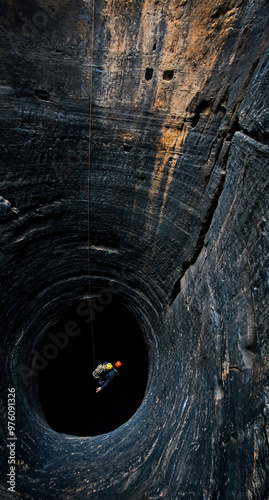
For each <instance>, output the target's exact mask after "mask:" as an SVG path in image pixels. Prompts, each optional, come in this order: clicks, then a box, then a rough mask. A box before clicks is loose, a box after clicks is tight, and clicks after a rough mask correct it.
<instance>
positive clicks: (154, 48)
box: [152, 42, 156, 50]
mask: <svg viewBox="0 0 269 500" xmlns="http://www.w3.org/2000/svg"><path fill="white" fill-rule="evenodd" d="M152 50H156V42H155V43H154V45H153V47H152Z"/></svg>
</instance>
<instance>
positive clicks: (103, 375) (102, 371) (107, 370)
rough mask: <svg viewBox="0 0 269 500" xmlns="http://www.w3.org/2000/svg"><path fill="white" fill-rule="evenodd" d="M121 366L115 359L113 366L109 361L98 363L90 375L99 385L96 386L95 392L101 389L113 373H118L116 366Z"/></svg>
mask: <svg viewBox="0 0 269 500" xmlns="http://www.w3.org/2000/svg"><path fill="white" fill-rule="evenodd" d="M120 367H121V362H120V361H117V362H116V363H115V365H114V366H113V365H112V364H111V363H107V362H104V363H101V364H100V365H98V366H97V367H96V368H95V370H94V371H93V373H92V375H93V377H94V378H96V379H97V380H98V381H99V384H100V386H101V387H97V389H96V392H100V391H101V390H103V389H104V388H105V387H106V386H107V385H108V384H109V382H111V380H112V379H113V378H114V377H115V375H119V372H118V370H117V368H120Z"/></svg>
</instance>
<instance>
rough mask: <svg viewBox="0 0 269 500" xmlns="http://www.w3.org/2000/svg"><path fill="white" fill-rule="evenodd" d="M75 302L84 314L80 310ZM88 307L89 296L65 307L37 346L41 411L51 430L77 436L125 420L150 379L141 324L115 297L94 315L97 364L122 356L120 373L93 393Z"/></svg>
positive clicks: (104, 430) (101, 431) (105, 430)
mask: <svg viewBox="0 0 269 500" xmlns="http://www.w3.org/2000/svg"><path fill="white" fill-rule="evenodd" d="M78 307H80V311H83V312H84V315H83V316H81V315H78ZM87 310H88V304H87V301H83V302H79V303H78V304H75V305H74V306H72V307H70V308H68V309H67V310H66V311H65V312H64V313H63V314H62V315H61V318H60V319H59V321H58V322H57V323H56V324H55V325H53V327H52V328H51V329H50V330H49V332H48V333H47V335H46V336H45V338H44V339H43V340H42V342H41V344H40V345H39V347H38V349H37V352H38V353H39V355H40V358H39V359H40V363H41V362H42V359H41V357H42V358H43V360H44V359H45V360H46V362H47V365H46V366H45V367H44V368H43V369H42V370H40V371H39V375H38V377H37V379H38V380H37V390H38V395H39V401H40V406H41V409H42V413H43V416H44V418H45V420H46V421H47V423H48V425H49V426H50V427H51V428H52V429H53V430H54V431H56V432H61V433H66V434H70V435H75V436H96V435H99V434H105V433H108V432H111V431H113V430H115V429H116V428H118V427H120V426H121V425H123V424H124V423H125V422H127V421H128V420H129V419H130V418H131V417H132V416H133V415H134V413H135V412H136V411H137V409H138V408H139V406H140V405H141V403H142V401H143V398H144V395H145V392H146V386H147V380H148V353H147V348H146V343H145V341H144V338H143V334H142V330H141V328H140V325H139V323H138V321H137V320H136V318H135V317H134V315H133V313H132V312H131V311H130V310H129V309H128V308H127V307H126V306H125V305H124V304H122V302H121V301H120V300H119V299H118V298H116V297H114V298H113V300H112V302H111V303H110V304H108V305H106V306H104V307H103V309H102V310H101V311H99V312H96V314H95V318H94V320H93V331H94V342H95V356H96V365H97V364H99V363H101V362H103V361H107V362H111V363H113V364H114V363H115V362H116V361H118V360H120V361H121V363H122V366H121V368H120V369H119V376H118V377H115V378H114V379H113V380H112V382H111V383H110V384H109V385H108V386H107V387H106V388H105V389H104V390H103V391H101V392H99V393H98V394H96V388H97V387H98V382H97V381H96V380H95V379H94V378H93V377H92V371H93V369H94V366H93V350H92V337H91V325H90V323H89V314H88V315H87V314H86V312H87ZM87 320H88V321H87ZM59 332H62V333H63V332H69V335H67V334H66V335H65V336H64V335H62V336H61V335H57V334H59ZM66 338H68V341H66V342H64V339H65V340H66ZM56 339H57V340H58V347H57V346H56V344H55V342H56ZM60 342H62V347H61V348H60V347H59V346H60ZM65 343H67V344H68V345H65V346H64V344H65ZM53 345H54V347H52V346H53ZM48 346H50V347H48ZM63 346H64V347H63ZM56 351H57V354H56ZM49 356H51V357H52V358H53V359H50V360H49V359H48V357H49Z"/></svg>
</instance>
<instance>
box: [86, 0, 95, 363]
mask: <svg viewBox="0 0 269 500" xmlns="http://www.w3.org/2000/svg"><path fill="white" fill-rule="evenodd" d="M94 14H95V0H92V40H91V73H90V122H89V173H88V278H89V302H90V314H91V322H90V324H91V336H92V352H93V366H94V368H95V346H94V331H93V324H92V299H91V271H90V192H91V130H92V92H93V48H94Z"/></svg>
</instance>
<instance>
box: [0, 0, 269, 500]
mask: <svg viewBox="0 0 269 500" xmlns="http://www.w3.org/2000/svg"><path fill="white" fill-rule="evenodd" d="M93 6H94V4H93V2H92V1H89V2H88V1H82V0H78V1H74V0H70V1H69V0H53V1H51V2H47V1H46V0H40V1H34V0H31V1H30V0H29V1H28V2H27V4H25V2H22V1H20V0H5V1H3V2H2V4H1V21H2V24H3V30H2V35H1V47H2V49H1V62H0V64H1V93H0V97H1V105H2V110H3V113H2V118H1V137H2V140H1V160H2V161H1V165H2V167H1V179H2V181H1V192H0V195H1V198H0V220H1V231H2V246H1V262H2V272H1V298H2V306H1V322H0V324H1V330H2V334H1V343H2V348H1V375H2V376H1V384H3V385H2V394H3V396H2V397H3V400H2V414H3V419H2V424H1V432H2V435H3V442H4V446H5V447H6V444H7V412H6V394H7V388H8V387H15V388H16V398H17V399H16V401H17V402H16V433H17V434H16V435H17V438H18V441H17V444H16V453H17V460H18V464H17V468H16V471H17V472H16V474H17V476H16V498H23V499H40V498H41V499H42V500H43V499H44V500H47V499H48V500H50V499H55V498H62V499H65V500H66V499H68V498H70V499H72V498H77V499H80V498H81V499H84V498H85V499H86V498H96V499H103V498H106V497H107V495H108V494H110V496H111V497H112V498H120V499H122V500H125V499H126V500H129V499H130V500H134V499H135V500H142V499H145V500H146V499H147V500H148V499H152V500H153V499H157V498H164V499H166V500H168V499H171V500H176V499H178V500H180V499H183V498H184V499H195V500H196V499H197V500H198V499H204V498H205V499H207V500H208V499H212V500H213V499H227V500H230V499H231V498H236V499H238V500H239V499H242V500H243V499H247V498H248V499H261V500H266V499H267V498H268V491H269V480H268V477H269V476H268V467H269V456H268V455H269V450H268V432H269V428H268V425H269V424H268V411H269V410H268V408H269V407H268V405H269V400H268V394H269V393H268V327H267V324H268V270H267V269H268V221H267V213H268V134H269V119H268V90H267V89H268V65H269V63H268V35H269V29H268V20H269V9H268V3H267V2H266V1H265V0H264V1H263V0H256V1H253V0H245V1H244V0H243V1H242V0H237V1H235V0H221V1H219V2H217V3H216V2H213V1H205V0H202V1H201V0H200V1H198V0H183V1H181V2H180V1H176V0H159V1H155V0H137V1H131V0H126V1H124V0H101V1H100V2H96V4H95V9H94V10H93ZM93 20H94V23H93ZM92 39H93V41H94V44H93V53H92ZM91 81H92V93H91V92H90V89H91ZM91 97H92V100H91ZM90 112H91V127H90V198H89V197H88V188H89V185H88V173H89V122H90ZM88 205H90V269H91V283H92V294H93V296H96V295H97V296H98V294H99V293H101V291H102V290H104V289H107V288H108V287H109V284H110V285H111V283H113V285H114V286H117V287H118V290H119V289H120V297H121V300H122V303H123V304H125V305H126V306H127V307H128V308H129V309H130V310H131V311H132V312H133V314H134V315H135V316H136V318H137V319H138V320H139V322H140V326H141V328H142V330H143V332H144V336H145V341H146V344H147V348H148V355H149V374H148V386H147V391H146V395H145V398H144V400H143V402H142V405H141V406H140V408H139V409H138V411H137V412H136V413H135V415H134V416H133V417H132V418H131V419H130V420H129V421H128V422H126V423H125V424H124V425H122V426H121V427H119V428H118V429H116V430H115V431H113V432H111V433H109V434H105V435H101V436H95V437H83V438H81V437H76V436H70V435H66V434H61V433H56V432H54V431H52V429H51V428H50V427H49V426H48V425H47V423H46V422H45V421H44V419H43V418H42V415H41V413H40V405H39V402H38V393H37V387H36V376H35V375H34V374H31V373H30V372H29V368H30V367H31V366H32V365H31V363H32V359H33V353H34V351H35V349H36V348H37V346H38V344H39V342H40V341H41V339H42V338H43V336H44V335H45V334H46V332H47V331H48V329H49V328H50V325H52V324H54V323H55V322H56V321H57V319H58V318H59V317H60V315H61V311H63V310H64V308H66V307H67V306H68V305H70V307H71V306H72V305H73V304H74V303H75V302H77V301H78V300H82V299H85V298H87V296H88V267H87V259H88ZM25 370H26V371H25ZM27 370H28V371H27ZM2 460H3V462H2V476H1V478H2V483H1V484H2V485H1V493H2V496H3V498H7V499H8V498H12V497H14V494H13V493H12V492H11V493H9V492H8V490H7V484H6V474H7V471H8V465H7V457H5V456H3V459H2Z"/></svg>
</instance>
